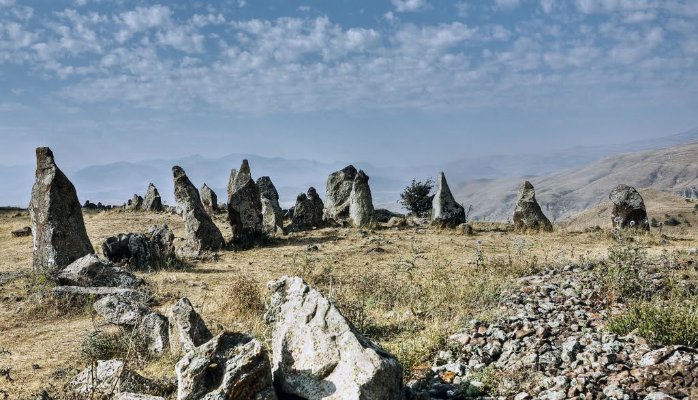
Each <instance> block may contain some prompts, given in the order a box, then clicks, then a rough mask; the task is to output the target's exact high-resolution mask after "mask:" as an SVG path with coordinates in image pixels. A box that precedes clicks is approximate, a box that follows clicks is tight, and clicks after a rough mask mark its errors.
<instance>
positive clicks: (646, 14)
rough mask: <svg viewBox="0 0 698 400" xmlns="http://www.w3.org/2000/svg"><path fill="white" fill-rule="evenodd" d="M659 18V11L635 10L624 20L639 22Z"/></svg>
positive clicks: (632, 22) (630, 22)
mask: <svg viewBox="0 0 698 400" xmlns="http://www.w3.org/2000/svg"><path fill="white" fill-rule="evenodd" d="M656 18H657V13H656V12H654V11H633V12H631V13H629V14H627V15H626V16H625V17H624V18H623V21H624V22H625V23H626V24H638V23H643V22H649V21H654V20H655V19H656Z"/></svg>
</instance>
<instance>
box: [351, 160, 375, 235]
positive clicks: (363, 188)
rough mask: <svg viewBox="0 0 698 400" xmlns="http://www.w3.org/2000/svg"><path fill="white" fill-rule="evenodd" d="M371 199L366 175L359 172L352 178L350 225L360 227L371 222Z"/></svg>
mask: <svg viewBox="0 0 698 400" xmlns="http://www.w3.org/2000/svg"><path fill="white" fill-rule="evenodd" d="M373 211H374V210H373V198H372V197H371V187H370V186H369V185H368V175H366V174H365V173H364V171H359V172H358V173H357V174H356V177H355V178H354V184H353V185H352V189H351V195H350V196H349V218H350V219H351V223H352V225H354V226H356V227H362V226H366V225H368V224H370V223H371V222H372V221H373Z"/></svg>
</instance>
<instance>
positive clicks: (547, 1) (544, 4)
mask: <svg viewBox="0 0 698 400" xmlns="http://www.w3.org/2000/svg"><path fill="white" fill-rule="evenodd" d="M540 7H541V8H542V9H543V12H545V13H546V14H550V13H551V12H552V11H553V8H554V7H555V0H540Z"/></svg>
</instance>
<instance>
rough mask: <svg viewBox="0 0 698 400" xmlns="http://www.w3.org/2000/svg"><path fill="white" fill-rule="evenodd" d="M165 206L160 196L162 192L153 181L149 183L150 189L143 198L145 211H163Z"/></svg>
mask: <svg viewBox="0 0 698 400" xmlns="http://www.w3.org/2000/svg"><path fill="white" fill-rule="evenodd" d="M163 209H164V208H163V206H162V198H160V192H158V189H157V188H156V187H155V185H153V184H152V183H151V184H149V185H148V190H147V191H146V193H145V198H144V199H143V210H144V211H158V212H159V211H162V210H163Z"/></svg>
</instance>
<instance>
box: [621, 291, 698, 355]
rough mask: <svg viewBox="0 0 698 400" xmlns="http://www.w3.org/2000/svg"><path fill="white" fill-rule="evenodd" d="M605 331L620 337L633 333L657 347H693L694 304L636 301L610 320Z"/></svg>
mask: <svg viewBox="0 0 698 400" xmlns="http://www.w3.org/2000/svg"><path fill="white" fill-rule="evenodd" d="M608 329H609V330H610V331H611V332H614V333H617V334H620V335H626V334H628V333H630V332H632V331H635V333H636V334H637V335H639V336H642V337H644V338H646V339H647V340H648V341H649V342H650V343H652V344H654V345H658V346H670V345H684V346H691V347H695V346H697V345H698V301H696V300H693V301H689V302H688V303H682V302H677V301H672V302H668V303H665V302H662V301H661V300H657V299H655V300H652V301H638V302H635V303H633V304H631V305H630V307H629V308H628V309H627V310H625V311H624V312H623V313H622V314H620V315H618V316H616V317H613V318H611V320H610V321H609V323H608Z"/></svg>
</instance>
